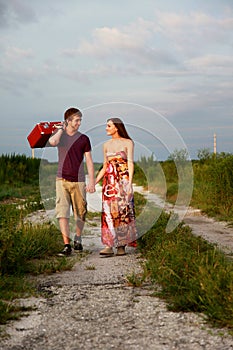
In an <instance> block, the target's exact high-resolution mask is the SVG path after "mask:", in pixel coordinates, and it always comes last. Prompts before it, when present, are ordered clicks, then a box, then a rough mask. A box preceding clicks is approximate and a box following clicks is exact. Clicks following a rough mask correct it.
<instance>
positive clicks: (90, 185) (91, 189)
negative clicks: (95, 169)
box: [86, 184, 95, 193]
mask: <svg viewBox="0 0 233 350" xmlns="http://www.w3.org/2000/svg"><path fill="white" fill-rule="evenodd" d="M86 191H87V192H89V193H94V192H95V185H92V184H87V186H86Z"/></svg>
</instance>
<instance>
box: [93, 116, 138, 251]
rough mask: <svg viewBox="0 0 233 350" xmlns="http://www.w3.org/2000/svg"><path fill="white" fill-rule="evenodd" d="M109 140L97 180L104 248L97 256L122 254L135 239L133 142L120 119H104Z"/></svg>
mask: <svg viewBox="0 0 233 350" xmlns="http://www.w3.org/2000/svg"><path fill="white" fill-rule="evenodd" d="M106 131H107V135H109V136H111V140H109V141H107V142H105V143H104V145H103V153H104V163H103V167H102V169H101V170H100V172H99V174H98V175H97V178H96V183H98V182H99V181H100V180H101V179H102V178H103V185H102V218H101V239H102V243H103V244H104V245H105V246H106V247H105V248H104V249H103V250H101V251H100V255H108V256H110V255H113V254H114V251H113V247H117V255H125V254H126V253H125V246H126V245H132V246H134V244H132V242H134V241H135V239H136V227H135V212H134V198H133V188H132V181H133V172H134V163H133V154H134V143H133V141H132V139H131V138H130V137H129V135H128V133H127V131H126V129H125V126H124V123H123V122H122V121H121V119H119V118H110V119H108V120H107V127H106Z"/></svg>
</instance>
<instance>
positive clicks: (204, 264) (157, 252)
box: [139, 213, 233, 328]
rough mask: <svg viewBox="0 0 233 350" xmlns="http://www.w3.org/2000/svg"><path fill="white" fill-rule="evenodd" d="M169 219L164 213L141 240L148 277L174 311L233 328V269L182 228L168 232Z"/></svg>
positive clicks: (227, 261)
mask: <svg viewBox="0 0 233 350" xmlns="http://www.w3.org/2000/svg"><path fill="white" fill-rule="evenodd" d="M168 219H169V215H168V214H165V213H163V214H162V215H161V216H160V218H159V219H158V221H157V223H156V224H155V225H154V226H153V227H152V228H151V230H149V231H148V232H147V233H146V234H145V235H144V236H143V237H142V238H141V239H140V240H139V247H140V249H141V251H142V253H143V255H144V256H146V259H147V261H146V264H145V266H144V269H145V271H146V272H147V275H148V276H150V279H151V281H152V282H153V283H158V284H159V285H160V286H161V287H162V290H161V291H160V292H158V293H157V295H160V296H162V297H163V298H166V299H167V301H168V307H169V309H171V310H174V311H194V312H203V313H204V314H205V315H206V316H207V317H208V319H209V320H210V321H211V322H212V323H214V324H218V325H221V326H227V327H231V328H233V265H232V262H231V261H229V260H227V258H226V257H225V256H224V254H223V253H222V252H220V251H219V250H218V249H217V248H216V246H214V245H212V244H210V243H208V242H206V241H205V240H203V239H202V238H201V237H196V236H194V235H193V234H192V232H191V230H190V228H189V227H186V226H184V225H183V224H180V225H179V226H178V227H177V228H176V229H175V230H174V231H173V232H171V233H167V232H166V231H165V228H166V225H167V221H168Z"/></svg>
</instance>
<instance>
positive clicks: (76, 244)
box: [74, 241, 83, 252]
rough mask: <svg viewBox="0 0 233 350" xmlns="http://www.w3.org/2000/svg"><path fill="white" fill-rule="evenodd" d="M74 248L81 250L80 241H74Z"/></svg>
mask: <svg viewBox="0 0 233 350" xmlns="http://www.w3.org/2000/svg"><path fill="white" fill-rule="evenodd" d="M74 250H78V251H80V252H81V251H82V250H83V246H82V243H80V242H77V241H74Z"/></svg>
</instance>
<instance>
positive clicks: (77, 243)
mask: <svg viewBox="0 0 233 350" xmlns="http://www.w3.org/2000/svg"><path fill="white" fill-rule="evenodd" d="M71 198H72V207H73V212H74V216H75V218H76V232H75V233H76V234H75V237H74V249H75V250H83V247H82V231H83V228H84V224H85V216H86V212H87V202H86V191H85V183H84V182H78V183H76V186H75V188H74V191H73V193H72V194H71Z"/></svg>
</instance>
